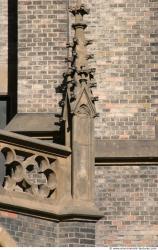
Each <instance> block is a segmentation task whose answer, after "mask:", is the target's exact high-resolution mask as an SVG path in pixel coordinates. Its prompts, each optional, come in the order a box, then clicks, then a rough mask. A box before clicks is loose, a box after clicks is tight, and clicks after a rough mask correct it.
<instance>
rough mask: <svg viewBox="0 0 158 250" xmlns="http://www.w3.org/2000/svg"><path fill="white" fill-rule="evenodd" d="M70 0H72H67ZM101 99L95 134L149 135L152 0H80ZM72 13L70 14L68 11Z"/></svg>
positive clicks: (153, 104)
mask: <svg viewBox="0 0 158 250" xmlns="http://www.w3.org/2000/svg"><path fill="white" fill-rule="evenodd" d="M70 2H75V1H74V0H72V1H71V0H70ZM84 2H85V3H87V4H88V5H89V7H90V9H91V14H90V15H89V16H88V17H86V20H87V21H88V22H89V27H88V29H87V37H88V38H91V39H94V44H93V45H92V46H90V47H89V48H90V50H91V51H92V52H94V54H95V60H94V61H92V62H91V63H90V64H91V65H92V66H93V67H96V69H97V71H96V81H97V83H98V89H97V90H96V91H95V94H96V95H98V96H99V98H100V101H99V102H98V104H97V111H98V112H100V118H98V119H97V121H96V128H95V129H96V137H97V138H101V139H153V138H154V136H155V126H154V124H155V116H156V112H157V100H158V95H157V71H158V70H157V48H158V47H157V24H156V23H157V14H156V13H157V8H158V2H157V1H152V0H141V1H138V0H107V1H103V0H98V1H95V0H91V1H87V0H84ZM71 18H72V17H71Z"/></svg>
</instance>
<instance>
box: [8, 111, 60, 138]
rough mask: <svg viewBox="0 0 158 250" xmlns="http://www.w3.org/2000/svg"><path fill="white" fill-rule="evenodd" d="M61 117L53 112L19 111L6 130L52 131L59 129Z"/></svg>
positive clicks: (21, 131) (24, 131) (27, 131)
mask: <svg viewBox="0 0 158 250" xmlns="http://www.w3.org/2000/svg"><path fill="white" fill-rule="evenodd" d="M58 122H59V118H57V117H55V114H53V113H48V114H45V113H19V114H16V115H15V116H14V117H13V119H12V120H11V121H10V122H9V123H8V125H7V126H6V127H5V130H7V131H12V132H16V133H29V132H32V133H33V132H34V133H39V132H47V133H52V132H55V131H59V129H60V127H59V126H57V123H58Z"/></svg>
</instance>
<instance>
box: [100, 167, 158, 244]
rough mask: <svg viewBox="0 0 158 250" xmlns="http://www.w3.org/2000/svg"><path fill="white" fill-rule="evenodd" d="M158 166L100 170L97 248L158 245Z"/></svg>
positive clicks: (101, 168)
mask: <svg viewBox="0 0 158 250" xmlns="http://www.w3.org/2000/svg"><path fill="white" fill-rule="evenodd" d="M157 178H158V166H152V165H151V166H145V165H144V166H143V165H142V166H96V204H97V206H98V207H100V210H101V211H102V212H103V213H104V218H103V219H102V220H100V221H99V222H98V223H97V226H96V246H117V247H118V246H124V247H131V246H132V247H145V246H146V247H147V246H148V247H156V246H157V245H158V235H157V230H158V209H157V202H158V198H157V192H158V179H157Z"/></svg>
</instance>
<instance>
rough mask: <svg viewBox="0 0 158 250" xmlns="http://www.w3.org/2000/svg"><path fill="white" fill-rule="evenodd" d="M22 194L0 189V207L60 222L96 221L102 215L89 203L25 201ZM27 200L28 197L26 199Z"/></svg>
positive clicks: (66, 200)
mask: <svg viewBox="0 0 158 250" xmlns="http://www.w3.org/2000/svg"><path fill="white" fill-rule="evenodd" d="M22 196H23V195H22V194H20V193H16V194H15V192H14V195H13V192H8V191H6V190H4V189H2V188H1V189H0V207H1V208H2V209H5V211H6V210H7V211H12V212H13V211H16V213H22V214H28V215H34V216H36V217H40V218H47V219H50V220H56V221H62V220H65V219H70V220H71V219H72V218H78V219H80V220H82V219H84V218H86V219H89V220H91V221H95V220H98V219H100V218H102V217H103V214H102V213H101V212H100V211H99V210H98V209H97V208H96V207H95V205H94V204H93V203H92V202H90V201H81V200H73V199H64V198H63V199H62V200H60V201H56V203H55V202H54V203H52V202H51V201H47V202H46V203H44V202H43V201H42V202H41V200H36V201H35V200H33V199H32V197H31V196H30V199H25V197H24V196H23V199H22ZM27 198H28V197H27Z"/></svg>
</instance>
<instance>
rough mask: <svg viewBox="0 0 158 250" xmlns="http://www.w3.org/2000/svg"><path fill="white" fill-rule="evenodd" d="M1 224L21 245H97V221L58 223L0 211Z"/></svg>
mask: <svg viewBox="0 0 158 250" xmlns="http://www.w3.org/2000/svg"><path fill="white" fill-rule="evenodd" d="M0 225H1V226H2V227H4V228H5V230H7V232H8V233H9V234H10V235H11V236H12V238H13V239H14V240H15V241H16V243H17V246H21V247H75V246H76V247H77V246H83V247H85V246H87V247H90V246H95V223H93V222H89V221H87V222H86V220H84V221H78V220H73V221H65V222H59V223H57V222H53V221H49V220H46V219H40V218H35V217H31V216H24V215H19V214H16V213H10V212H6V211H0Z"/></svg>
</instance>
